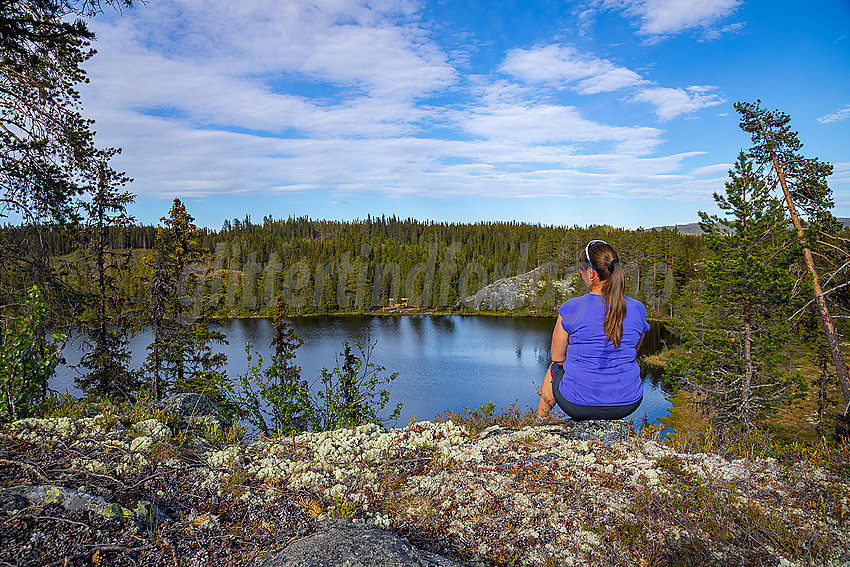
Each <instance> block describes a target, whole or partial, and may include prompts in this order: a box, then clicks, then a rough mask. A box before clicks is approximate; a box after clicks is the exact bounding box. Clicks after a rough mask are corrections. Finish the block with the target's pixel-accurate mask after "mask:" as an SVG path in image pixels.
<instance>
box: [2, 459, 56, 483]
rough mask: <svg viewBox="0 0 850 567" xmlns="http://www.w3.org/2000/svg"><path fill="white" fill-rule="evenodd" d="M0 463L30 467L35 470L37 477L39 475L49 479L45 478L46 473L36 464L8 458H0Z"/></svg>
mask: <svg viewBox="0 0 850 567" xmlns="http://www.w3.org/2000/svg"><path fill="white" fill-rule="evenodd" d="M0 464H6V465H20V466H21V467H23V468H26V469H31V470H32V471H33V472H35V474H37V475H38V476H39V477H41V478H42V479H43V480H46V481H49V480H50V479H48V478H47V475H46V474H44V473H43V472H42V471H41V469H39V468H38V467H37V466H35V465H33V464H30V463H25V462H23V461H10V460H8V459H0Z"/></svg>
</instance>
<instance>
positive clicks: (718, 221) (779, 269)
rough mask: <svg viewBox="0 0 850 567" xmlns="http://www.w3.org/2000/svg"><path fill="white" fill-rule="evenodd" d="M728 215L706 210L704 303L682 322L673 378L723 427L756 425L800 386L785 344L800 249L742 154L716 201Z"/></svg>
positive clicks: (775, 202) (778, 206)
mask: <svg viewBox="0 0 850 567" xmlns="http://www.w3.org/2000/svg"><path fill="white" fill-rule="evenodd" d="M714 199H715V201H716V202H717V206H718V207H719V208H720V209H721V211H723V212H724V213H725V215H724V216H723V217H719V216H716V215H715V216H710V215H708V214H706V213H704V212H700V218H701V219H702V220H701V222H700V227H701V228H702V230H703V231H704V233H705V235H704V238H705V244H706V247H707V249H708V251H709V256H708V257H707V258H706V259H705V261H704V262H703V266H702V280H703V287H702V289H701V292H700V296H699V302H698V303H697V305H696V306H695V307H694V308H693V309H690V310H688V311H687V312H686V313H685V314H683V315H682V316H681V317H680V318H679V323H678V325H679V327H680V328H679V329H678V331H679V332H680V333H681V336H682V340H683V346H684V347H685V352H684V353H680V354H678V355H676V356H674V359H673V362H672V363H671V364H670V366H669V367H668V370H667V373H668V374H669V375H670V377H671V378H673V380H674V382H677V383H679V384H683V385H686V386H689V387H693V388H696V389H698V390H699V391H700V392H702V393H703V394H704V395H705V400H706V402H707V404H708V405H709V407H710V408H711V414H712V415H714V416H715V417H716V418H718V420H719V421H720V422H721V423H724V424H726V425H730V420H731V421H732V422H733V423H741V424H744V425H745V426H751V425H752V424H753V423H754V422H755V420H756V419H757V418H758V417H760V416H762V415H764V413H765V411H766V410H769V409H770V408H773V407H775V406H776V405H777V404H779V403H781V402H783V401H787V400H789V399H790V398H791V397H792V396H793V395H794V393H795V388H794V384H795V382H794V380H792V379H790V378H789V377H788V374H787V372H785V370H784V368H782V367H781V366H780V363H781V357H782V353H781V349H782V348H783V346H784V345H786V344H787V339H788V324H787V323H786V319H787V315H788V313H789V309H790V307H789V300H788V298H789V297H790V295H791V288H792V287H793V285H794V278H793V276H792V275H791V274H790V272H789V269H790V266H791V265H792V264H793V261H794V258H795V253H796V251H795V250H793V249H789V248H788V247H787V246H786V243H787V242H788V241H789V240H791V235H790V234H788V232H789V231H788V229H787V228H786V222H785V218H784V214H783V211H782V205H781V203H780V202H779V200H778V199H776V198H775V197H773V196H772V195H771V192H770V189H769V187H768V186H767V185H766V184H765V183H764V181H763V180H762V179H761V178H760V177H759V176H758V174H757V173H756V172H755V171H754V170H753V164H752V162H751V161H749V159H748V158H747V156H746V154H744V153H743V152H741V154H740V155H739V156H738V160H737V161H736V163H735V166H734V170H732V171H730V180H729V181H728V182H727V183H726V192H725V195H719V194H716V193H715V195H714Z"/></svg>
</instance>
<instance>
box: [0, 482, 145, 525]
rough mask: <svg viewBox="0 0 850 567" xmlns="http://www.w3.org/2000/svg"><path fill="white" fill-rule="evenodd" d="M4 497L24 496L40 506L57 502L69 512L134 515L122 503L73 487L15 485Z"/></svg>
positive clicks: (112, 515) (111, 515)
mask: <svg viewBox="0 0 850 567" xmlns="http://www.w3.org/2000/svg"><path fill="white" fill-rule="evenodd" d="M3 497H4V498H14V497H19V498H24V499H26V500H27V501H29V502H32V503H33V504H36V505H38V506H44V505H47V504H56V505H58V506H61V507H62V508H64V509H65V510H68V511H69V512H73V511H76V510H89V511H91V512H95V513H97V514H100V515H101V516H106V517H110V518H112V517H118V518H121V517H124V516H132V515H133V512H132V511H130V510H127V509H126V508H124V507H123V506H121V505H120V504H117V503H115V502H109V501H107V500H106V499H104V498H102V497H100V496H95V495H93V494H88V493H86V492H82V491H79V490H73V489H71V488H63V487H61V486H52V485H41V486H13V487H11V488H7V489H6V490H5V491H4V492H3Z"/></svg>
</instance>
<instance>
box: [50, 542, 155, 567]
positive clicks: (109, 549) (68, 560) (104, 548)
mask: <svg viewBox="0 0 850 567" xmlns="http://www.w3.org/2000/svg"><path fill="white" fill-rule="evenodd" d="M146 548H147V546H145V547H140V548H129V547H122V546H120V545H104V546H100V547H95V548H94V549H90V550H88V551H86V552H85V553H78V554H77V555H73V556H71V557H68V556H67V555H66V556H65V557H63V558H62V559H57V560H56V561H54V562H52V563H48V564H47V565H44V566H43V567H57V566H58V565H68V564H70V563H73V562H74V561H77V560H78V559H85V558H86V557H88V556H90V555H94V554H95V553H97V552H98V551H102V552H107V553H108V552H117V553H120V552H123V553H126V552H128V551H141V550H143V549H146Z"/></svg>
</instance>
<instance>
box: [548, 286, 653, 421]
mask: <svg viewBox="0 0 850 567" xmlns="http://www.w3.org/2000/svg"><path fill="white" fill-rule="evenodd" d="M605 310H606V305H605V298H604V297H603V296H601V295H595V294H592V293H588V294H586V295H582V296H581V297H574V298H572V299H570V300H568V301H567V302H566V303H564V304H563V305H562V306H561V308H560V309H558V314H559V315H560V316H561V322H562V325H563V327H564V330H565V331H566V332H567V333H569V335H570V342H569V345H568V346H567V359H566V361H565V362H564V378H563V379H562V380H561V384H560V386H559V388H558V389H559V390H560V391H561V394H563V396H564V398H566V399H567V401H569V402H572V403H574V404H580V405H583V406H622V405H628V404H632V403H634V402H636V401H638V400H639V399H640V398H641V396H643V383H642V382H641V379H640V367H639V366H638V363H637V345H638V341H640V338H641V337H642V336H643V334H644V333H645V332H646V331H648V330H649V323H647V321H646V307H644V306H643V303H641V302H640V301H637V300H634V299H632V298H631V297H628V296H627V297H626V316H625V318H624V319H623V338H622V340H621V341H620V346H619V347H615V346H614V343H612V342H611V341H610V340H608V337H606V336H605V331H604V330H603V329H602V324H603V322H604V321H605Z"/></svg>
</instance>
